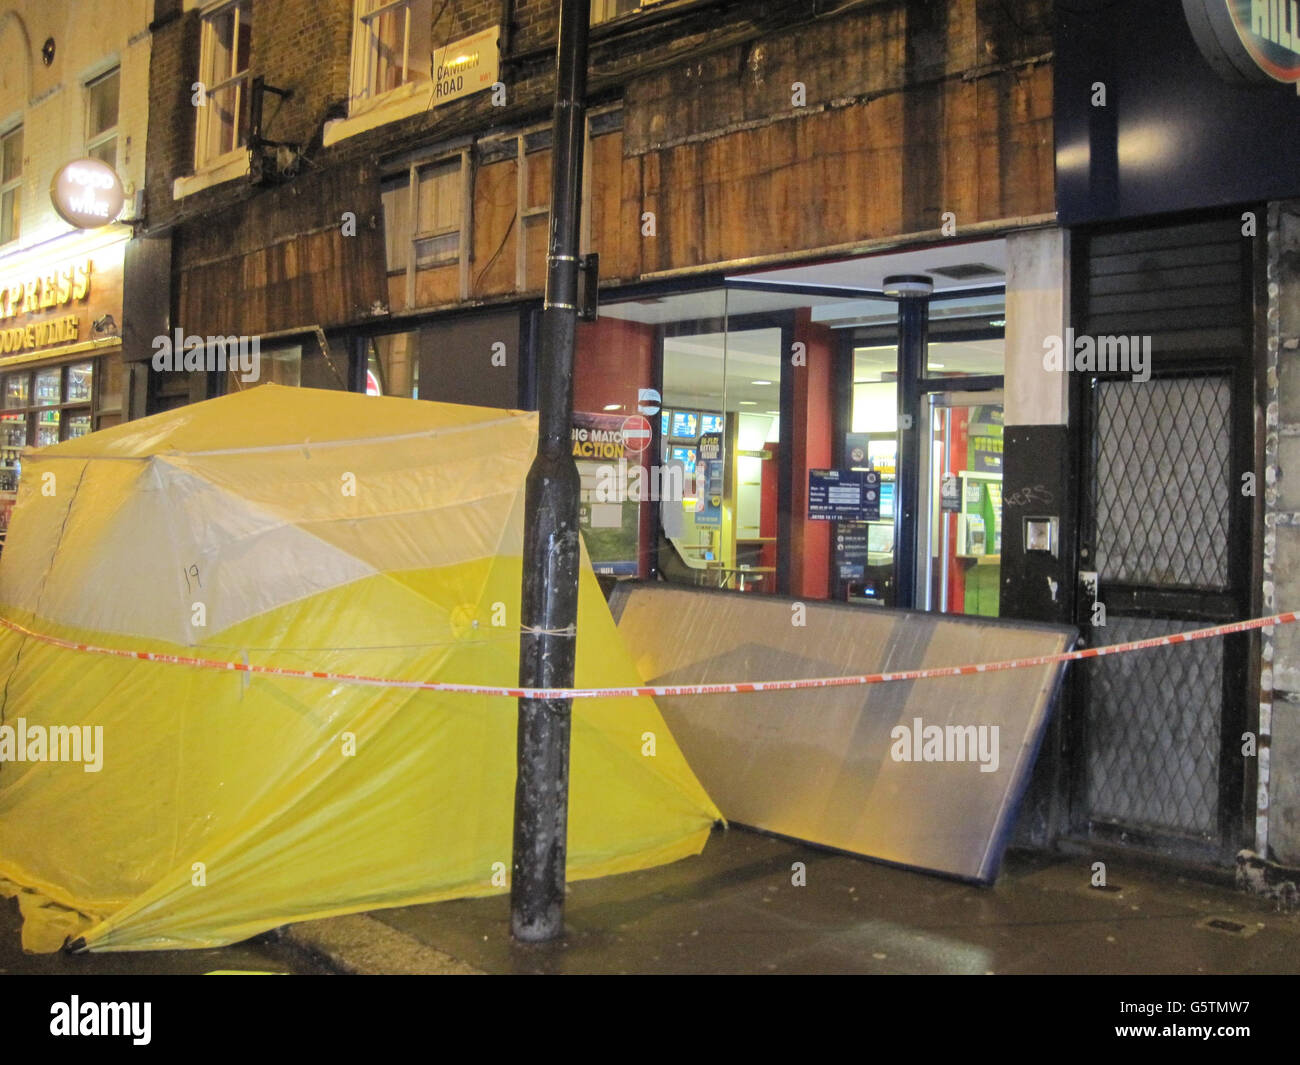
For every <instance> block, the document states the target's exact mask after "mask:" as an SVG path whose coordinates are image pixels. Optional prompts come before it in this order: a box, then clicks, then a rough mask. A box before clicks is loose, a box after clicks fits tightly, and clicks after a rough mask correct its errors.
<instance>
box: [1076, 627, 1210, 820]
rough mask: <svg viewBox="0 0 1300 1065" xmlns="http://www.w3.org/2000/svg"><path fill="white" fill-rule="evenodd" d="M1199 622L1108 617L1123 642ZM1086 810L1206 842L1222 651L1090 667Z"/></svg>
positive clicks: (1164, 652) (1201, 648) (1166, 651)
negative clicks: (1090, 696)
mask: <svg viewBox="0 0 1300 1065" xmlns="http://www.w3.org/2000/svg"><path fill="white" fill-rule="evenodd" d="M1202 624H1203V623H1202V622H1194V623H1191V622H1173V621H1166V620H1159V619H1149V618H1127V617H1121V618H1113V619H1110V621H1109V623H1108V624H1107V625H1106V627H1105V628H1100V627H1099V628H1097V629H1095V630H1094V633H1096V634H1098V635H1101V634H1104V638H1103V639H1102V640H1100V642H1101V643H1105V644H1111V643H1122V642H1123V641H1125V640H1140V639H1146V638H1147V637H1151V636H1165V635H1168V634H1170V633H1174V632H1184V631H1186V630H1188V629H1194V628H1198V627H1201V625H1202ZM1088 668H1089V681H1090V688H1091V694H1092V698H1091V700H1090V707H1089V715H1088V716H1089V721H1088V727H1089V728H1088V730H1089V735H1090V737H1091V741H1090V743H1089V744H1088V754H1087V802H1088V809H1089V810H1090V811H1091V816H1092V818H1093V820H1100V821H1109V822H1112V823H1115V824H1119V825H1123V826H1125V827H1132V828H1148V829H1151V830H1154V831H1157V832H1162V833H1170V832H1173V833H1178V834H1182V835H1188V836H1196V837H1200V838H1203V839H1210V838H1212V837H1213V836H1214V834H1215V832H1216V830H1217V824H1218V812H1219V811H1218V806H1219V800H1218V779H1219V743H1220V737H1219V730H1220V720H1221V718H1222V702H1223V643H1222V641H1220V640H1205V641H1202V642H1200V643H1194V644H1183V645H1181V646H1175V647H1163V648H1160V649H1159V650H1154V651H1143V652H1140V653H1137V654H1129V655H1115V656H1113V657H1110V658H1099V659H1095V660H1093V661H1092V662H1090V663H1089V667H1088Z"/></svg>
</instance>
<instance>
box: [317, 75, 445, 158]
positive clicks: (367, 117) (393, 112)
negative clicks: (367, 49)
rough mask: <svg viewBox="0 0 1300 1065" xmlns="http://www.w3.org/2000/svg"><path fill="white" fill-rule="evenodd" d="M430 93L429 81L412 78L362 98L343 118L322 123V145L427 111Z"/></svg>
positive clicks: (431, 91)
mask: <svg viewBox="0 0 1300 1065" xmlns="http://www.w3.org/2000/svg"><path fill="white" fill-rule="evenodd" d="M432 94H433V83H432V82H431V81H413V82H411V83H409V84H407V85H402V86H399V87H398V88H396V89H392V90H390V91H389V92H386V93H384V94H383V95H382V96H376V97H375V98H374V99H373V100H365V101H363V102H361V103H358V104H356V105H354V106H353V108H352V113H351V114H349V115H348V117H347V118H336V119H335V120H334V121H333V122H327V123H325V135H324V139H323V142H322V143H323V146H324V147H326V148H328V147H329V146H330V145H331V144H337V143H338V142H339V141H342V140H346V139H347V138H348V137H355V136H356V135H357V134H358V133H365V132H366V131H367V130H371V129H377V128H378V127H379V126H383V125H387V124H388V123H389V122H397V121H399V120H400V119H403V118H409V117H410V116H411V115H416V114H419V113H420V112H421V111H427V110H428V109H429V106H430V102H431V97H432Z"/></svg>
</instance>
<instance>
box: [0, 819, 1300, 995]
mask: <svg viewBox="0 0 1300 1065" xmlns="http://www.w3.org/2000/svg"><path fill="white" fill-rule="evenodd" d="M1097 857H1098V856H1097V855H1079V856H1077V857H1063V856H1060V855H1043V854H1027V853H1017V852H1012V853H1010V854H1009V855H1008V856H1007V859H1006V862H1005V863H1004V866H1003V870H1002V874H1001V876H1000V877H999V879H998V882H997V884H996V885H995V886H993V887H979V886H976V885H972V884H964V883H960V882H956V881H951V880H943V879H940V878H938V877H934V876H929V875H926V874H923V873H916V872H911V871H908V870H905V869H896V868H892V867H889V866H885V865H880V864H877V863H874V862H870V861H867V860H865V859H860V858H854V857H850V856H847V855H842V854H836V853H833V852H828V851H824V850H819V849H816V848H813V847H809V846H807V845H804V844H800V843H795V842H792V841H789V840H783V839H777V838H774V837H770V836H765V835H762V834H759V833H756V832H751V831H748V830H746V829H743V828H732V829H729V830H717V831H715V832H714V834H713V837H712V838H711V839H710V840H709V843H708V846H707V847H705V849H704V853H703V854H701V855H700V856H698V857H696V858H688V859H686V860H684V861H681V862H676V863H674V864H672V865H667V866H663V867H661V868H658V869H650V870H646V871H644V872H640V873H629V874H625V875H623V876H614V877H606V878H604V879H602V880H590V881H581V882H578V883H574V884H571V885H569V895H568V903H567V923H566V927H567V929H568V932H567V934H566V936H565V937H564V938H563V939H562V940H561V941H559V942H556V943H551V944H544V945H531V946H529V945H522V944H516V943H514V942H512V941H511V939H510V937H509V934H508V926H509V900H508V898H507V897H506V896H504V895H499V896H495V897H492V898H485V899H465V900H459V901H454V902H443V903H437V904H434V905H426V906H407V907H401V908H398V909H392V910H375V911H371V912H370V914H369V915H368V919H369V920H370V921H377V922H380V923H381V927H375V926H374V925H371V926H370V927H369V930H367V925H366V923H365V920H364V919H362V918H359V917H353V918H340V919H334V920H333V921H321V922H310V923H307V924H302V925H298V926H296V927H295V928H294V929H292V930H291V934H290V936H289V937H288V938H284V937H281V936H280V935H278V934H274V933H273V934H271V935H268V936H263V937H259V938H258V939H254V940H250V941H248V942H245V943H240V944H236V945H233V946H230V947H223V948H219V949H213V950H194V951H149V952H140V953H114V954H85V955H76V956H73V955H67V954H53V955H31V954H24V953H23V952H22V949H21V947H20V945H19V920H18V912H17V904H16V903H15V902H14V901H12V900H8V899H0V974H15V973H30V974H52V975H55V974H57V975H112V974H164V975H172V974H177V975H179V974H202V973H212V972H221V971H234V972H277V973H300V974H316V973H327V972H331V971H358V972H408V973H409V972H463V971H468V970H471V969H472V970H478V971H481V972H487V973H510V972H548V973H879V974H885V973H954V974H959V973H969V974H984V973H1088V974H1153V973H1154V974H1176V973H1188V974H1195V973H1205V974H1238V973H1260V974H1263V973H1296V972H1300V913H1296V914H1286V913H1279V912H1277V910H1276V909H1275V906H1274V904H1273V903H1272V902H1269V901H1267V900H1264V899H1259V898H1255V897H1253V896H1249V895H1244V894H1241V893H1239V892H1236V891H1234V890H1232V889H1231V888H1230V887H1225V886H1220V885H1218V884H1214V883H1208V882H1205V881H1202V880H1198V879H1193V878H1192V877H1190V876H1180V875H1178V874H1177V872H1171V871H1169V870H1167V869H1162V868H1155V867H1152V866H1150V865H1145V864H1143V863H1141V862H1140V861H1139V860H1135V859H1125V858H1115V857H1113V856H1106V858H1105V860H1106V862H1107V874H1108V875H1107V879H1108V889H1107V890H1097V889H1096V888H1093V887H1091V886H1090V880H1091V877H1092V870H1091V866H1092V863H1093V862H1094V861H1095V860H1097ZM795 863H803V866H804V872H803V877H804V879H805V881H806V882H805V884H804V886H795V884H794V883H792V880H793V879H796V878H797V876H796V873H795V870H794V866H795ZM389 930H392V932H389ZM392 933H398V934H396V935H394V934H392ZM429 948H432V949H429ZM312 952H315V954H313V953H312ZM322 955H323V956H322ZM430 958H432V959H434V961H429V960H428V959H430Z"/></svg>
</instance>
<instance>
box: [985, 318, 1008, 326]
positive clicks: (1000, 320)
mask: <svg viewBox="0 0 1300 1065" xmlns="http://www.w3.org/2000/svg"><path fill="white" fill-rule="evenodd" d="M1006 324H1007V320H1006V319H1005V318H993V319H991V320H990V321H989V325H1006Z"/></svg>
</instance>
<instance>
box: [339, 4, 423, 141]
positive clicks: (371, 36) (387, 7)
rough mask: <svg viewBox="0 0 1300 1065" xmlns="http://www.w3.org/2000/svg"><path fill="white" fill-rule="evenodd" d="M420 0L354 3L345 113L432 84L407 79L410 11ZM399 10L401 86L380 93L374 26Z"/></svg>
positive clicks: (409, 48) (420, 80)
mask: <svg viewBox="0 0 1300 1065" xmlns="http://www.w3.org/2000/svg"><path fill="white" fill-rule="evenodd" d="M418 2H419V0H355V2H354V5H353V16H352V71H351V75H350V78H349V83H348V114H350V115H351V114H356V113H357V112H358V111H364V110H365V109H367V108H368V107H370V106H372V105H373V104H374V103H375V101H377V100H385V99H391V98H393V97H395V96H397V95H398V94H400V93H402V92H404V91H405V92H407V93H410V92H413V91H416V90H417V88H418V86H419V85H420V84H423V83H425V82H427V83H429V84H432V80H431V79H419V78H414V79H413V78H410V77H409V76H408V74H409V71H410V66H411V8H412V6H414V5H415V4H416V3H418ZM396 11H401V12H402V13H403V15H404V16H405V18H404V20H403V25H402V83H401V84H400V85H396V86H394V87H393V88H391V89H385V90H383V91H382V92H377V91H376V90H375V85H374V79H375V75H376V57H377V55H378V50H379V45H378V36H379V35H378V33H377V32H376V31H375V30H374V28H373V24H374V23H375V22H377V21H378V20H379V19H380V18H382V17H383V16H384V15H389V14H392V13H393V12H396Z"/></svg>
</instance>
